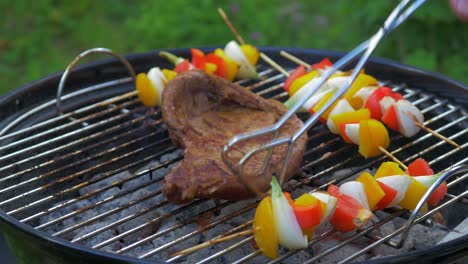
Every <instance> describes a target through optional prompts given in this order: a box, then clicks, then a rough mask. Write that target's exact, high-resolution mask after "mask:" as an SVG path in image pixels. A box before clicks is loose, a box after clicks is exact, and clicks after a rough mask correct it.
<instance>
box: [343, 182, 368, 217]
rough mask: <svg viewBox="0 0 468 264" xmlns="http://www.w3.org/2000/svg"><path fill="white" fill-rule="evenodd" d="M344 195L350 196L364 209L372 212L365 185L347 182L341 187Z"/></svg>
mask: <svg viewBox="0 0 468 264" xmlns="http://www.w3.org/2000/svg"><path fill="white" fill-rule="evenodd" d="M340 192H341V193H342V194H346V195H349V196H351V197H353V198H354V199H356V200H357V201H358V202H359V203H360V204H361V205H362V206H363V207H364V208H366V209H368V210H370V208H369V202H368V201H367V196H366V191H364V185H363V184H362V183H360V182H357V181H349V182H345V183H343V184H342V185H341V186H340Z"/></svg>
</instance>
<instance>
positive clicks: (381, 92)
mask: <svg viewBox="0 0 468 264" xmlns="http://www.w3.org/2000/svg"><path fill="white" fill-rule="evenodd" d="M281 55H283V56H284V57H286V58H288V59H290V60H293V61H294V62H296V63H299V64H300V66H298V67H297V68H296V69H295V70H294V71H293V72H292V73H291V74H290V75H289V77H288V78H287V80H286V81H285V83H284V89H285V90H286V91H288V93H289V94H290V99H289V100H288V101H286V102H285V105H286V106H287V107H288V108H290V107H292V106H293V105H294V104H295V103H296V102H297V101H298V100H299V99H300V98H301V97H302V96H303V95H304V94H305V93H306V92H307V91H309V90H310V89H311V88H312V87H313V85H314V83H315V82H318V79H319V76H320V75H321V73H323V72H324V71H325V70H327V69H328V68H329V67H331V66H332V63H331V62H330V60H329V59H328V58H325V59H323V60H322V61H321V62H319V63H317V64H313V65H310V66H309V65H307V64H306V63H305V62H303V61H301V60H300V59H298V58H296V57H294V56H293V55H291V54H289V53H286V52H284V51H282V52H281ZM304 65H305V66H304ZM348 75H349V72H341V71H337V72H336V73H335V74H334V75H332V76H331V77H330V79H328V81H327V82H326V83H325V84H324V85H323V86H322V87H320V89H319V90H318V91H317V92H316V94H314V95H313V96H312V97H311V98H310V99H309V100H308V101H307V102H306V103H305V104H304V107H303V110H305V111H309V112H311V113H314V112H316V111H318V110H319V109H320V108H321V107H322V106H323V105H324V104H325V103H326V102H327V101H328V100H329V98H331V97H332V95H333V93H334V91H335V90H336V89H338V88H339V87H341V86H343V85H345V84H346V83H347V82H348V81H349V78H350V77H349V76H348ZM309 81H310V82H311V83H309V84H308V82H309ZM306 84H307V85H306ZM355 109H357V112H359V111H360V110H362V109H368V110H369V112H370V117H371V119H375V120H379V121H381V122H383V123H384V124H385V125H387V126H388V127H389V128H390V129H392V130H394V131H396V132H400V133H401V134H402V135H403V136H405V137H412V136H414V135H416V134H417V133H418V132H419V131H420V130H421V128H422V129H425V130H426V131H427V132H429V133H431V134H433V135H434V136H436V137H439V138H441V139H442V140H444V141H446V142H447V143H449V144H451V145H453V146H455V147H457V148H459V147H460V146H459V145H458V144H457V143H455V142H454V141H452V140H450V139H448V138H446V137H444V136H442V135H440V134H439V133H437V132H435V131H432V130H431V129H429V128H427V127H425V126H424V125H423V122H424V116H423V114H422V112H421V111H420V110H419V109H418V108H417V107H416V106H414V105H413V104H412V103H411V102H409V101H408V100H406V99H404V97H403V96H402V95H401V94H400V93H396V92H393V91H392V89H390V88H388V87H385V86H378V82H377V80H376V79H375V78H373V77H372V76H370V75H367V74H365V73H364V72H361V73H360V74H359V75H358V77H357V78H356V80H355V82H354V83H353V85H352V86H351V87H350V89H349V90H348V91H347V92H346V93H345V95H344V96H343V98H342V99H340V100H338V101H337V102H336V103H335V104H334V105H332V106H331V107H330V109H329V110H328V111H326V112H325V113H324V114H323V115H322V120H323V121H324V122H325V120H326V123H327V127H328V128H329V129H330V131H331V132H332V133H335V134H340V135H341V136H342V137H343V139H344V140H345V141H346V142H348V143H350V142H352V143H355V144H358V145H359V138H362V137H360V136H359V132H358V131H359V125H358V124H357V123H358V121H357V122H356V121H355V122H344V123H343V122H337V120H338V121H341V120H342V119H346V118H347V117H350V116H352V115H354V116H357V115H361V118H366V113H362V112H361V113H359V114H358V113H354V114H350V113H349V114H348V113H347V112H353V111H355ZM341 114H343V115H341ZM334 115H339V116H338V117H334ZM348 121H351V120H348ZM374 123H375V122H374ZM379 133H383V132H382V131H380V132H379ZM381 147H383V148H384V149H385V148H386V147H384V146H381ZM361 154H363V156H365V157H367V156H366V155H365V153H362V152H361ZM375 155H378V152H376V153H375ZM371 156H372V155H371Z"/></svg>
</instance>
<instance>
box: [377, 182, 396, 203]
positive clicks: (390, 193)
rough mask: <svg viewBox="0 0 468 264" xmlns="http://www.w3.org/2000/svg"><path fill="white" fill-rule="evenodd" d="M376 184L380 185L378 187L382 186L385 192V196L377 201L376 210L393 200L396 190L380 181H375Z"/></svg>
mask: <svg viewBox="0 0 468 264" xmlns="http://www.w3.org/2000/svg"><path fill="white" fill-rule="evenodd" d="M377 184H378V185H380V188H382V190H383V191H384V193H385V196H384V197H383V198H382V199H381V200H380V201H379V202H378V203H377V207H376V209H377V210H382V209H384V208H386V207H387V206H388V205H389V204H390V203H391V202H392V201H393V199H395V197H396V195H397V193H398V192H397V191H396V190H395V189H393V188H391V187H390V186H388V185H386V184H385V183H382V182H380V181H377Z"/></svg>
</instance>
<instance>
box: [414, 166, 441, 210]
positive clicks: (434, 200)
mask: <svg viewBox="0 0 468 264" xmlns="http://www.w3.org/2000/svg"><path fill="white" fill-rule="evenodd" d="M407 173H408V175H410V176H413V177H417V176H425V175H433V174H434V171H433V170H432V169H431V167H430V166H429V163H427V161H425V160H424V159H423V158H419V159H416V160H415V161H413V162H412V163H411V164H409V165H408V171H407ZM446 193H447V183H446V182H445V181H444V182H442V183H441V184H440V185H439V187H437V189H435V191H434V192H433V193H432V195H431V196H430V197H429V199H428V200H427V203H428V204H429V205H430V206H436V205H437V204H438V203H439V202H440V200H442V199H443V198H444V196H445V194H446Z"/></svg>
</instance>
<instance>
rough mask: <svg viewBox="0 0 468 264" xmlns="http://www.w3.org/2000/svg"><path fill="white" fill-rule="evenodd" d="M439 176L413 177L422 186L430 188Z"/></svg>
mask: <svg viewBox="0 0 468 264" xmlns="http://www.w3.org/2000/svg"><path fill="white" fill-rule="evenodd" d="M440 176H441V174H434V175H424V176H416V177H413V179H415V180H416V181H418V182H420V183H422V184H424V186H426V187H427V188H429V187H431V186H432V185H433V184H434V183H435V182H436V181H437V180H438V179H439V178H440Z"/></svg>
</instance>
